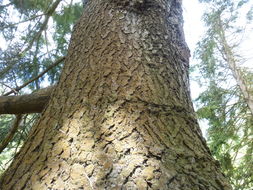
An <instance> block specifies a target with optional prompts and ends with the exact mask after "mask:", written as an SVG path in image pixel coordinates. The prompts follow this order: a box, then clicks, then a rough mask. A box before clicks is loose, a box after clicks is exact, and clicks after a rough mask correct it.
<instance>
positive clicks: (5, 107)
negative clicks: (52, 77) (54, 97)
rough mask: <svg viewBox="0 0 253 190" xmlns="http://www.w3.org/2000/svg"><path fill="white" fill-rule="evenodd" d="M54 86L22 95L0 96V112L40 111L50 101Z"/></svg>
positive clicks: (22, 112) (23, 112)
mask: <svg viewBox="0 0 253 190" xmlns="http://www.w3.org/2000/svg"><path fill="white" fill-rule="evenodd" d="M53 88H54V86H50V87H47V88H44V89H41V90H38V91H36V92H34V93H32V94H28V95H22V96H0V114H25V113H40V112H42V110H43V109H44V107H45V105H46V104H47V102H48V101H49V98H50V95H51V92H52V90H53Z"/></svg>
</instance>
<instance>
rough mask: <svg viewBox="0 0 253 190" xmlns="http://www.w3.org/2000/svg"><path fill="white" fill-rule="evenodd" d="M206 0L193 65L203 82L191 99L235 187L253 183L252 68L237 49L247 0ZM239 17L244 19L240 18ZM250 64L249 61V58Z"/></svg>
mask: <svg viewBox="0 0 253 190" xmlns="http://www.w3.org/2000/svg"><path fill="white" fill-rule="evenodd" d="M201 2H205V5H206V6H207V10H208V11H207V12H206V13H205V14H204V17H203V19H204V21H205V23H206V26H207V32H206V35H205V37H204V38H203V39H202V40H201V41H200V42H199V44H198V47H197V50H196V52H195V56H196V58H198V59H199V60H200V62H199V64H198V65H196V66H195V69H197V71H198V73H201V76H200V77H199V78H198V80H199V83H200V84H201V85H202V86H207V87H206V90H205V91H204V92H202V93H201V94H200V96H199V98H198V99H197V100H196V102H197V104H198V111H197V113H198V116H199V117H200V118H201V119H206V120H207V121H208V125H209V129H208V143H209V147H210V149H211V151H212V153H213V154H214V155H215V157H216V158H217V159H218V160H220V163H221V166H222V169H223V171H224V173H225V174H226V175H227V176H228V177H229V178H230V182H231V183H232V184H233V186H234V188H235V189H238V190H239V189H240V190H245V189H251V188H252V187H253V172H252V171H253V168H252V166H253V160H252V158H253V143H252V142H253V111H252V110H253V109H252V106H253V104H252V103H253V101H252V100H253V88H252V87H253V80H252V79H253V72H252V70H251V69H250V68H249V67H247V65H245V63H246V64H249V63H251V61H252V60H248V59H247V57H244V56H243V54H242V53H241V52H242V51H241V49H243V46H244V44H245V43H243V42H244V40H245V39H246V40H247V36H245V34H246V33H247V31H249V30H252V28H251V27H252V25H250V22H248V23H247V22H242V20H246V18H245V17H247V18H248V19H249V21H250V18H251V16H250V15H251V14H252V2H250V1H247V0H237V1H220V0H208V1H201ZM242 17H244V19H242ZM251 64H252V63H251Z"/></svg>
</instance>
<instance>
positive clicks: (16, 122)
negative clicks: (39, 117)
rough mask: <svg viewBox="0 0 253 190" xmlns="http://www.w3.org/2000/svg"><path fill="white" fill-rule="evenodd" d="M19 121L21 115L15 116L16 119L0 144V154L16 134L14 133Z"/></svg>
mask: <svg viewBox="0 0 253 190" xmlns="http://www.w3.org/2000/svg"><path fill="white" fill-rule="evenodd" d="M21 119H22V115H21V114H19V115H16V118H15V120H14V122H13V124H12V127H11V130H10V131H9V133H8V135H7V136H6V137H5V138H4V140H3V141H2V143H1V144H0V154H1V153H2V151H3V150H4V149H5V148H6V147H7V145H8V144H9V142H10V141H11V140H12V139H13V137H14V135H15V134H16V131H17V129H18V126H19V123H20V121H21Z"/></svg>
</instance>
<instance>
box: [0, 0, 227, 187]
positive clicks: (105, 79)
mask: <svg viewBox="0 0 253 190" xmlns="http://www.w3.org/2000/svg"><path fill="white" fill-rule="evenodd" d="M181 13H182V10H181V2H180V1H179V0H170V1H168V0H154V1H149V0H144V1H141V0H135V1H134V0H132V1H130V0H128V1H127V0H124V1H116V0H109V1H104V0H92V1H89V2H88V4H87V6H86V8H85V11H84V13H83V15H82V17H81V19H80V20H79V22H78V23H77V24H76V26H75V27H74V31H73V35H72V39H71V44H70V47H69V51H68V56H67V58H66V61H65V66H64V69H63V72H62V75H61V78H60V82H59V84H58V86H57V88H56V89H55V91H54V92H53V94H52V96H51V99H50V102H49V104H48V106H47V108H46V110H45V111H44V113H43V114H42V117H41V119H40V120H39V122H38V123H37V124H36V125H35V126H34V128H33V130H32V132H31V134H30V136H29V139H28V141H27V142H26V143H25V145H24V146H23V148H22V149H21V151H20V153H19V154H18V155H17V156H16V158H15V160H14V162H13V163H12V165H11V166H10V168H9V169H8V170H7V171H6V172H5V173H4V175H3V176H2V178H1V183H0V184H1V185H0V189H4V190H9V189H17V190H19V189H26V190H29V189H36V190H37V189H42V190H44V189H85V190H89V189H98V190H113V189H115V190H117V189H131V190H134V189H141V190H142V189H154V190H155V189H156V190H165V189H173V190H182V189H184V190H223V189H224V190H229V189H231V188H230V186H229V185H228V184H227V182H226V179H225V177H224V176H223V174H222V173H221V172H220V170H219V167H218V166H217V163H216V162H215V160H214V159H213V158H212V156H211V155H210V153H209V150H208V148H207V147H206V144H205V142H204V140H203V138H202V136H201V133H200V129H199V126H198V124H197V120H196V119H195V117H194V112H193V109H192V104H191V101H190V96H189V91H188V87H189V84H188V58H189V51H188V49H187V47H186V44H185V42H184V34H183V31H182V15H181Z"/></svg>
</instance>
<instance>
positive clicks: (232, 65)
mask: <svg viewBox="0 0 253 190" xmlns="http://www.w3.org/2000/svg"><path fill="white" fill-rule="evenodd" d="M218 24H219V31H220V33H219V37H220V42H221V46H222V52H221V53H222V55H223V57H224V59H225V61H226V62H227V64H228V67H229V69H230V70H231V72H232V74H233V77H234V79H235V81H236V84H237V85H238V87H239V89H240V90H241V93H242V95H243V98H244V100H245V102H246V104H247V105H248V108H249V110H250V112H251V115H252V116H253V95H252V94H251V93H250V91H249V89H248V87H247V85H246V82H245V80H244V78H243V76H242V73H241V71H240V69H239V68H237V66H236V60H235V56H234V53H233V51H232V49H231V47H229V44H228V42H227V39H226V34H225V31H224V27H223V24H222V21H221V19H220V17H219V20H218Z"/></svg>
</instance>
